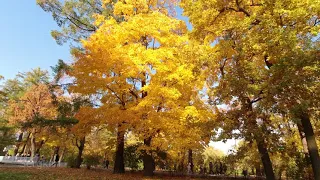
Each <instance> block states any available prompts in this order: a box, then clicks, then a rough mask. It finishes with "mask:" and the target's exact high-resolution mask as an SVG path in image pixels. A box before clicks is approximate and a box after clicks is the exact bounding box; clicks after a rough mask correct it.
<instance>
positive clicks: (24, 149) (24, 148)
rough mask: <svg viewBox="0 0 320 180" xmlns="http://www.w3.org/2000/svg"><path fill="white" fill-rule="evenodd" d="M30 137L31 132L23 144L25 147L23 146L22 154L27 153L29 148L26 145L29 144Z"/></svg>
mask: <svg viewBox="0 0 320 180" xmlns="http://www.w3.org/2000/svg"><path fill="white" fill-rule="evenodd" d="M29 138H30V133H28V136H27V139H26V142H25V143H24V144H23V147H22V149H21V152H20V154H25V153H26V149H27V148H26V146H27V144H28V141H29Z"/></svg>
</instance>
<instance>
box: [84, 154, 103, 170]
mask: <svg viewBox="0 0 320 180" xmlns="http://www.w3.org/2000/svg"><path fill="white" fill-rule="evenodd" d="M101 159H102V157H101V156H99V155H92V154H90V155H85V156H84V159H83V162H84V163H85V164H86V165H87V169H90V168H91V166H96V165H98V164H100V160H101Z"/></svg>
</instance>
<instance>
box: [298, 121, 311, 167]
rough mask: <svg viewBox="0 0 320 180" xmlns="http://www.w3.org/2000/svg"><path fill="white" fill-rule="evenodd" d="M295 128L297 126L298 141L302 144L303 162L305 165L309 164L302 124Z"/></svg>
mask: <svg viewBox="0 0 320 180" xmlns="http://www.w3.org/2000/svg"><path fill="white" fill-rule="evenodd" d="M297 126H298V130H299V135H300V139H301V143H302V147H303V153H304V158H305V161H306V163H307V164H310V159H309V152H308V145H307V139H306V135H305V134H304V131H303V127H302V124H299V123H298V124H297Z"/></svg>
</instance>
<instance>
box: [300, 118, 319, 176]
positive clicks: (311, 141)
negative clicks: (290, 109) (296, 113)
mask: <svg viewBox="0 0 320 180" xmlns="http://www.w3.org/2000/svg"><path fill="white" fill-rule="evenodd" d="M300 119H301V124H302V127H303V131H304V134H305V136H306V139H307V146H308V151H309V157H310V161H311V165H312V169H313V175H314V179H315V180H320V158H319V151H318V146H317V142H316V139H315V137H314V132H313V128H312V125H311V122H310V117H309V115H308V114H307V113H301V115H300Z"/></svg>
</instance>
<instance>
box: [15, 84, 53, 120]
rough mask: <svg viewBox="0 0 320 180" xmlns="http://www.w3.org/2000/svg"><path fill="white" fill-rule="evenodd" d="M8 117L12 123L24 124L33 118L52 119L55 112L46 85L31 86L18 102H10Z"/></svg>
mask: <svg viewBox="0 0 320 180" xmlns="http://www.w3.org/2000/svg"><path fill="white" fill-rule="evenodd" d="M10 110H11V112H12V113H13V116H10V121H11V122H12V123H25V122H30V121H32V120H34V118H35V117H43V118H47V119H54V118H55V117H56V116H57V110H56V107H55V105H54V104H53V99H52V96H51V93H50V91H49V88H48V86H47V85H44V84H39V85H34V86H32V87H31V88H30V89H29V90H28V91H27V92H26V93H25V94H24V95H23V96H22V97H21V98H20V99H19V100H18V101H11V102H10Z"/></svg>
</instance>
